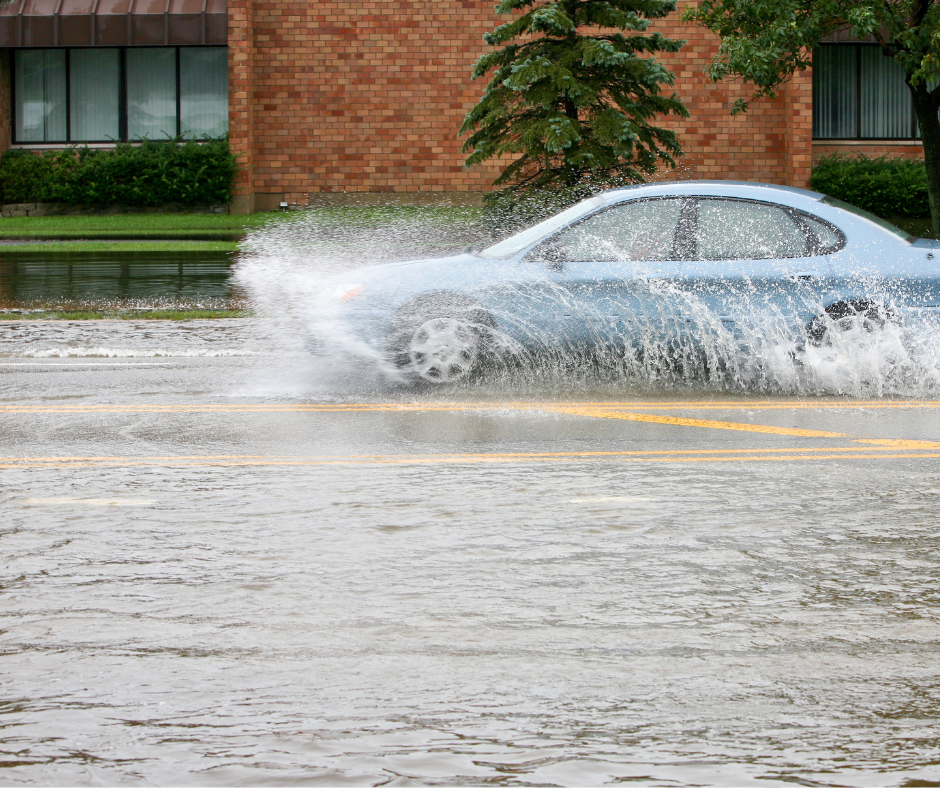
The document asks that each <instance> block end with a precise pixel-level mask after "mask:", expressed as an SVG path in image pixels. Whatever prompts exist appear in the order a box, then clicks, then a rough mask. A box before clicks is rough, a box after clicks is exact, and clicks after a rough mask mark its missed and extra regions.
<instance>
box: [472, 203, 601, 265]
mask: <svg viewBox="0 0 940 788" xmlns="http://www.w3.org/2000/svg"><path fill="white" fill-rule="evenodd" d="M606 201H607V200H606V198H605V197H603V196H597V197H591V199H589V200H584V201H583V202H579V203H578V204H577V205H572V206H571V207H570V208H568V210H566V211H562V212H561V213H559V214H556V215H555V216H551V217H549V218H548V219H546V220H545V221H544V222H539V223H538V224H536V225H535V226H533V227H530V228H529V229H527V230H523V231H522V232H521V233H516V234H515V235H511V236H509V237H508V238H506V239H504V240H502V241H500V242H499V243H498V244H494V245H493V246H490V247H489V248H487V249H484V250H483V251H482V252H477V254H479V255H480V256H481V257H492V258H503V257H512V256H513V255H514V254H518V253H519V252H521V251H522V250H523V249H528V248H529V247H530V246H532V244H534V243H535V242H536V241H540V240H541V239H542V238H544V237H545V236H546V235H549V234H550V233H553V232H555V230H560V229H561V228H562V227H566V226H567V225H569V224H571V222H573V221H574V220H575V219H579V218H580V217H581V216H583V215H584V214H586V213H588V212H589V211H590V210H591V209H592V208H599V207H600V206H602V205H603V204H604V203H605V202H606Z"/></svg>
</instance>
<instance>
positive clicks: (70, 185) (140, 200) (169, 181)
mask: <svg viewBox="0 0 940 788" xmlns="http://www.w3.org/2000/svg"><path fill="white" fill-rule="evenodd" d="M235 169H236V164H235V156H234V155H232V153H231V152H230V151H229V149H228V141H227V140H226V139H209V140H202V141H198V142H197V141H195V140H188V141H186V142H183V141H181V140H168V141H166V142H156V141H152V140H145V141H144V142H142V143H140V144H134V145H132V144H130V143H119V144H118V145H117V147H116V148H114V149H113V150H92V149H90V148H87V147H83V148H67V149H65V150H56V151H46V152H45V153H43V154H42V155H41V156H37V155H35V154H33V153H30V152H29V151H24V150H10V151H7V152H6V153H5V154H3V158H2V160H0V195H2V201H3V203H4V204H9V203H24V202H60V203H69V204H71V205H90V206H107V205H129V206H135V207H141V208H144V207H156V206H160V205H166V204H167V203H183V204H184V205H212V204H216V203H227V202H229V200H230V199H231V196H232V178H233V177H234V175H235Z"/></svg>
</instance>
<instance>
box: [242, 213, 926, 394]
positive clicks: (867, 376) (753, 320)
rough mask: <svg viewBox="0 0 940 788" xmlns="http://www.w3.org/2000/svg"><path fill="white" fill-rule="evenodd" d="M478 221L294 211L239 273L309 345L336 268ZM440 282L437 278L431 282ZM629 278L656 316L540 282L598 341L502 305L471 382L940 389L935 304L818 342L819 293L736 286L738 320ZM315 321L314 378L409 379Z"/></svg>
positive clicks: (545, 300) (558, 388) (686, 294)
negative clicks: (783, 293)
mask: <svg viewBox="0 0 940 788" xmlns="http://www.w3.org/2000/svg"><path fill="white" fill-rule="evenodd" d="M363 216H365V218H363ZM477 219H478V217H476V216H474V214H473V212H471V211H467V212H465V213H464V214H462V215H460V216H459V218H458V220H457V221H454V220H452V219H450V218H448V215H447V214H446V212H442V211H437V212H435V211H433V210H425V211H421V210H419V209H411V210H403V209H374V210H372V211H369V212H365V213H363V212H362V210H361V209H359V210H358V211H355V210H350V211H347V212H345V213H344V212H343V211H342V210H341V209H340V210H333V211H326V212H324V211H307V212H302V213H299V214H298V215H297V216H296V217H295V218H293V219H292V220H291V221H289V222H285V223H282V224H276V225H271V226H268V227H265V228H262V229H260V230H256V231H253V232H252V233H250V234H249V237H248V239H247V241H246V243H245V245H244V249H243V252H242V254H241V257H240V259H239V261H238V263H237V264H236V266H235V271H234V277H235V282H236V285H237V286H238V287H239V288H240V290H241V292H244V293H246V294H247V297H248V299H249V301H250V303H251V305H252V308H253V309H254V310H255V311H256V312H257V313H258V314H260V315H263V316H264V317H265V318H266V319H268V320H270V321H272V322H273V324H274V326H275V329H274V333H275V334H276V335H277V336H278V337H279V341H280V342H281V343H282V345H283V347H284V348H285V349H287V350H290V351H295V352H301V351H302V350H303V349H304V347H305V344H306V343H307V342H308V341H309V340H308V337H309V335H310V333H311V325H310V320H309V308H310V305H311V304H312V303H314V302H315V300H316V299H317V298H318V297H319V296H320V295H321V293H322V292H323V290H324V287H325V286H326V282H327V280H328V279H330V278H331V277H335V276H336V275H338V274H341V273H342V272H344V271H350V270H353V269H357V268H360V267H362V266H367V265H370V264H377V263H387V262H394V261H400V260H415V259H421V258H433V257H442V256H446V255H448V254H453V253H455V252H459V251H461V250H462V249H464V248H466V247H468V246H483V245H487V244H490V243H492V242H493V239H494V237H495V236H498V232H494V230H493V228H490V227H487V226H485V225H484V224H482V223H480V222H479V221H477ZM481 264H485V262H483V261H481ZM435 284H436V283H435V282H428V289H429V290H433V289H434V288H435ZM632 287H633V289H634V291H635V296H636V298H639V299H641V300H642V299H646V301H647V303H648V304H649V305H650V308H649V310H648V311H647V312H646V313H645V314H642V315H635V314H634V315H620V316H617V315H615V316H611V314H610V313H609V309H606V307H605V304H604V303H603V293H602V290H600V289H599V290H598V291H597V292H598V294H599V295H600V298H599V299H598V301H597V303H596V304H595V305H594V307H593V308H592V307H590V306H585V301H584V299H583V298H581V299H578V298H575V297H573V296H572V293H571V291H570V290H569V289H567V288H566V287H562V286H554V287H547V288H543V289H542V290H541V291H540V292H539V293H538V295H537V296H535V297H536V298H538V299H541V301H542V306H547V305H548V304H549V302H554V305H555V308H554V311H555V312H559V311H564V310H560V309H559V308H558V307H562V306H565V305H568V306H571V307H572V309H576V310H579V320H582V321H586V322H588V323H589V324H590V325H591V333H592V335H593V340H594V341H593V342H587V343H585V342H572V341H568V338H567V337H566V336H565V331H564V328H563V327H561V326H557V327H554V328H545V327H542V328H539V327H538V326H525V325H523V323H524V319H523V318H522V317H520V315H519V313H518V311H517V310H514V309H511V308H510V309H505V310H496V311H494V314H493V317H494V318H495V320H496V323H497V324H498V325H499V326H500V327H501V328H502V329H504V330H503V331H500V330H493V329H489V328H487V332H488V336H487V338H488V341H489V344H490V346H491V348H490V349H491V350H492V349H493V348H492V346H493V345H495V346H496V351H497V352H492V353H490V360H491V361H492V362H493V363H490V364H488V365H487V369H486V372H485V374H484V375H482V376H479V377H477V378H475V379H474V380H473V382H472V385H473V386H474V387H476V388H477V389H482V390H486V389H488V388H494V389H498V390H500V391H501V392H505V391H506V390H507V389H510V390H513V391H515V392H517V393H519V394H524V393H525V392H533V393H534V392H539V393H541V394H545V393H546V390H548V392H549V393H551V392H554V393H557V394H559V395H562V394H576V393H579V392H584V391H586V390H590V391H592V392H593V393H595V394H602V393H603V392H604V391H610V393H611V394H617V395H623V394H624V390H625V389H628V390H629V391H630V392H634V393H637V394H640V393H642V394H646V395H650V394H657V393H667V392H670V391H679V390H681V391H684V392H686V393H687V392H688V391H689V390H697V391H700V392H702V393H708V392H714V393H732V394H734V393H741V394H753V393H760V394H766V395H776V394H780V395H790V396H792V395H797V396H816V395H848V396H858V397H884V396H900V397H925V396H936V395H940V319H938V317H940V316H937V315H931V314H928V313H929V312H930V311H931V310H924V313H915V312H910V313H907V314H904V313H903V312H901V311H900V310H899V311H897V312H895V313H894V314H893V316H892V318H891V319H889V320H887V321H885V322H884V324H883V326H881V330H878V331H875V332H871V333H867V334H866V333H864V332H863V333H861V334H859V333H857V332H856V333H852V332H838V331H837V332H833V333H832V334H831V336H828V337H827V338H826V339H825V341H820V342H813V341H810V339H809V338H808V337H807V332H806V329H807V326H803V325H794V324H793V321H792V319H789V315H788V314H786V313H785V310H789V309H797V308H801V310H802V311H805V312H808V313H814V314H822V313H823V309H824V304H823V303H822V300H821V298H820V297H819V296H818V294H817V295H814V294H813V293H810V292H809V291H806V292H800V291H798V290H794V292H793V293H791V294H790V295H789V296H788V298H789V301H788V302H785V306H780V305H779V304H778V305H776V306H775V305H773V304H769V303H768V302H765V301H760V300H759V299H758V298H757V297H755V296H753V295H748V294H747V293H746V292H742V293H739V294H738V295H737V296H736V298H738V299H743V300H744V301H745V302H746V301H747V299H748V298H752V299H753V303H750V304H749V303H739V304H738V305H737V307H738V308H737V310H736V312H737V314H738V315H742V314H743V315H747V317H746V318H744V319H742V318H740V317H738V319H737V320H736V321H734V322H733V323H731V322H729V321H728V320H727V319H726V318H723V317H722V316H720V315H718V314H717V313H716V312H715V311H714V309H713V308H712V307H711V306H710V305H709V300H708V298H707V297H706V295H704V294H703V293H702V292H701V291H698V290H696V289H694V288H688V287H681V286H678V285H677V284H676V282H675V281H667V280H657V279H655V278H653V279H649V280H642V279H638V280H637V281H636V282H634V283H633V285H632ZM644 288H645V290H644ZM533 297H534V296H533V294H532V292H525V293H522V292H508V293H504V296H503V302H504V303H512V302H513V300H514V299H515V300H518V299H521V298H530V299H532V298H533ZM575 302H577V303H575ZM888 306H889V309H890V303H889V304H888ZM933 311H937V310H933ZM315 328H316V331H315V332H314V333H319V334H323V333H328V334H329V335H330V345H331V346H332V347H334V348H337V349H338V350H339V354H338V357H334V358H331V359H329V360H327V361H325V362H324V361H322V360H320V361H317V360H315V359H314V358H313V357H312V356H310V357H308V360H307V361H305V362H304V363H305V364H308V365H309V368H310V369H312V370H314V373H313V377H312V378H310V377H308V378H307V379H308V380H312V379H314V378H316V379H319V383H320V384H324V383H326V382H327V381H336V380H342V381H345V382H346V383H349V381H350V380H358V382H359V383H360V384H361V386H366V387H377V388H383V389H384V390H387V389H388V388H389V387H391V388H395V387H399V388H400V387H402V386H403V385H404V386H407V385H408V384H409V383H410V381H409V380H408V379H407V376H405V375H402V374H401V372H400V370H398V369H397V368H396V367H395V365H394V364H392V363H390V361H389V358H388V357H387V354H386V353H385V352H384V349H383V348H376V347H372V346H369V345H367V344H365V343H364V342H362V341H361V340H359V339H358V338H357V336H356V335H355V334H354V333H352V332H350V331H349V330H348V329H347V328H346V326H344V324H343V322H342V321H341V320H340V319H339V318H338V317H336V318H335V319H334V318H329V319H328V322H327V323H326V324H322V323H321V324H320V325H317V326H316V327H315ZM520 334H528V335H529V336H536V337H537V339H538V340H539V342H538V343H537V346H538V348H539V349H537V350H533V349H532V348H531V347H528V345H527V346H526V348H525V349H524V348H523V347H522V346H521V345H519V343H518V342H516V341H515V340H514V339H513V336H519V335H520ZM339 362H342V364H341V365H338V364H339ZM295 384H296V380H295V381H294V387H295V388H296V385H295ZM317 387H318V388H320V386H317Z"/></svg>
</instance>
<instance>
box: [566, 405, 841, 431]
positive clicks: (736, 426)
mask: <svg viewBox="0 0 940 788" xmlns="http://www.w3.org/2000/svg"><path fill="white" fill-rule="evenodd" d="M552 410H554V411H556V412H558V413H567V414H570V415H572V416H589V417H591V418H600V419H622V420H625V421H642V422H649V423H651V424H671V425H673V426H676V427H704V428H706V429H712V430H735V431H737V432H762V433H767V434H771V435H794V436H797V437H801V438H845V437H847V436H846V434H845V433H843V432H825V431H822V430H804V429H799V428H796V427H774V426H770V425H766V424H742V423H740V422H734V421H708V420H705V419H686V418H680V417H678V416H654V415H652V414H649V413H624V412H618V411H607V410H600V409H596V408H553V409H552Z"/></svg>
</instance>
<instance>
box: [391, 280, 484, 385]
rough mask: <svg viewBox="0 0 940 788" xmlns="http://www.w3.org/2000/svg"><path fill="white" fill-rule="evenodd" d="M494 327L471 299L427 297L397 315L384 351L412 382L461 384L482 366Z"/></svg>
mask: <svg viewBox="0 0 940 788" xmlns="http://www.w3.org/2000/svg"><path fill="white" fill-rule="evenodd" d="M494 328H495V321H494V320H493V318H492V316H490V314H489V313H488V312H486V310H485V309H483V308H482V307H481V306H480V305H479V304H477V303H476V302H475V301H472V300H471V299H468V298H465V297H462V296H457V295H452V294H446V293H442V294H434V295H429V296H426V297H423V298H421V299H418V300H416V301H415V302H412V303H411V304H408V305H406V306H405V307H403V308H402V309H401V310H400V311H399V313H398V315H396V317H395V319H394V321H393V322H392V326H391V328H390V330H389V333H388V338H387V341H386V350H387V352H388V356H389V359H390V361H391V362H392V364H393V365H394V366H395V367H396V368H397V369H399V370H400V371H401V372H402V373H403V374H404V375H405V376H406V377H408V378H410V379H411V380H413V381H415V382H423V383H430V384H433V385H444V384H448V383H461V382H464V381H467V380H469V379H470V378H472V377H473V376H474V375H475V374H476V373H477V372H479V370H480V368H481V367H482V366H483V362H484V359H485V358H486V357H487V356H488V355H489V353H490V347H489V345H490V341H489V339H490V337H491V335H492V330H493V329H494Z"/></svg>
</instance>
